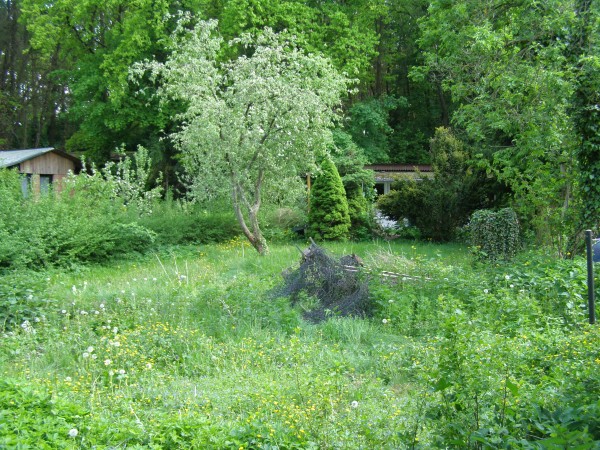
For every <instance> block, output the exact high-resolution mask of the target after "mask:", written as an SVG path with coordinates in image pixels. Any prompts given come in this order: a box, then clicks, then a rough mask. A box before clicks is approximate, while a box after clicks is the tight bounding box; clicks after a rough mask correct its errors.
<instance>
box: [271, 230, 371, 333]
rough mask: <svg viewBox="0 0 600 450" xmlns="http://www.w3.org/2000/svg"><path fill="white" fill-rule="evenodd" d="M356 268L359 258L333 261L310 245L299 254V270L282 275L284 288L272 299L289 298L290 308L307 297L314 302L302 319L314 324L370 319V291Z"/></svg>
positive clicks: (316, 247)
mask: <svg viewBox="0 0 600 450" xmlns="http://www.w3.org/2000/svg"><path fill="white" fill-rule="evenodd" d="M359 266H360V259H359V258H358V257H356V256H354V255H347V256H343V257H342V258H340V259H336V258H335V257H334V256H332V255H330V254H329V253H328V252H326V251H325V250H324V249H323V248H321V247H319V246H318V245H316V244H315V243H314V242H313V243H312V244H311V245H310V247H309V248H308V249H307V250H304V251H302V261H301V263H300V266H299V267H298V268H296V269H291V268H290V269H287V270H286V271H284V273H283V274H282V275H283V280H284V282H283V285H282V286H280V287H278V288H276V289H274V291H273V295H274V297H289V298H290V300H291V302H292V305H296V304H297V303H298V302H299V301H301V300H302V299H306V298H309V297H312V298H314V299H317V300H318V301H317V302H313V306H311V307H310V309H307V310H306V311H304V318H305V319H307V320H309V321H310V322H314V323H318V322H321V321H323V320H326V319H327V318H329V317H332V316H335V317H339V316H354V317H365V316H369V315H371V305H370V302H369V288H368V283H367V280H366V278H365V276H364V275H363V274H362V273H361V271H360V270H359Z"/></svg>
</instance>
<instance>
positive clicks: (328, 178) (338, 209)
mask: <svg viewBox="0 0 600 450" xmlns="http://www.w3.org/2000/svg"><path fill="white" fill-rule="evenodd" d="M309 206H310V210H309V213H308V234H309V236H312V237H314V238H315V239H325V240H336V239H341V240H344V239H348V237H349V236H350V225H351V222H350V215H349V213H348V200H347V198H346V191H345V189H344V185H343V184H342V179H341V178H340V174H339V172H338V170H337V167H335V164H334V163H333V161H332V160H331V158H330V157H329V156H327V155H325V156H323V157H322V159H321V163H320V172H319V173H318V174H317V176H316V179H315V182H314V184H313V186H312V189H311V191H310V199H309Z"/></svg>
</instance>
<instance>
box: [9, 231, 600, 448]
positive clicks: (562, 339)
mask: <svg viewBox="0 0 600 450" xmlns="http://www.w3.org/2000/svg"><path fill="white" fill-rule="evenodd" d="M349 245H350V244H348V243H343V244H340V245H338V246H333V247H331V250H332V251H333V253H334V254H338V255H342V254H347V253H348V252H353V253H357V254H358V255H360V257H361V259H362V261H363V263H364V265H365V268H366V269H368V270H369V271H370V276H369V278H368V280H369V281H368V282H369V291H370V292H371V294H372V295H371V301H372V309H373V313H374V317H373V318H372V319H358V318H354V319H351V318H343V319H342V318H337V317H335V313H334V312H329V313H328V315H327V316H328V320H325V321H323V322H322V323H320V324H317V325H314V324H309V323H307V322H305V321H303V320H302V318H301V316H302V314H303V312H304V311H305V309H304V308H310V307H311V306H312V307H314V298H310V297H306V298H299V299H298V301H297V302H296V304H295V307H291V305H290V302H289V301H288V300H287V299H285V298H282V299H271V300H269V301H265V298H266V295H267V294H268V292H269V291H270V290H271V289H272V288H273V286H274V285H275V284H278V283H279V282H280V281H279V280H280V277H279V274H280V273H281V271H282V270H283V269H285V268H289V267H291V268H295V267H297V264H298V261H299V259H300V257H301V255H300V254H299V253H298V251H297V250H296V249H295V248H294V247H293V246H289V245H288V246H285V247H284V246H277V245H273V246H272V249H271V256H270V257H269V258H261V257H259V255H258V254H256V253H255V252H248V251H247V250H248V249H249V248H250V247H249V244H248V243H247V241H245V240H239V239H238V240H234V241H231V242H227V243H222V244H218V245H210V246H202V247H200V248H198V247H188V248H179V249H178V250H175V251H174V252H173V251H169V252H160V253H157V254H155V255H151V256H149V257H147V258H137V259H135V260H130V261H120V262H118V263H115V264H114V265H113V266H112V267H106V266H105V267H101V266H95V267H88V268H86V269H85V270H79V271H77V272H70V273H66V272H64V271H53V270H49V271H45V272H43V273H41V274H39V276H33V277H32V276H28V275H30V274H27V273H23V274H22V276H21V277H20V278H18V279H17V278H16V277H14V276H13V277H11V280H8V279H5V280H6V283H4V282H0V291H2V292H9V289H12V288H11V286H14V287H15V289H14V290H13V291H11V292H14V293H9V298H11V299H12V301H11V303H9V304H6V303H4V296H2V301H3V303H2V305H3V308H2V309H0V314H2V316H3V321H2V325H1V326H2V330H0V340H1V341H2V345H1V346H0V372H1V373H2V374H3V381H2V382H1V383H0V415H2V417H5V418H7V419H8V420H6V421H4V422H2V425H0V446H4V447H26V446H30V447H40V446H43V445H45V446H48V447H49V448H57V447H61V446H62V447H64V448H70V447H77V448H90V449H92V448H98V447H111V448H125V447H127V448H170V449H182V448H183V449H185V448H190V449H192V448H208V449H223V448H237V449H239V448H259V447H263V448H268V447H274V446H277V447H279V448H320V449H334V448H348V449H359V448H382V449H412V448H431V449H435V448H439V449H444V448H449V447H454V448H465V449H480V448H509V447H510V448H521V449H540V448H587V449H593V448H596V447H597V446H598V444H599V442H600V426H599V422H598V413H599V405H598V397H597V392H598V387H599V386H600V378H599V374H600V371H599V370H598V367H599V365H600V352H599V350H598V346H597V345H596V344H597V342H598V339H600V334H599V332H598V327H597V326H590V325H589V324H587V317H586V310H585V303H586V302H585V300H584V298H583V295H582V294H583V293H585V290H586V289H585V282H586V275H585V261H584V260H583V259H579V258H576V259H574V260H561V261H557V260H556V259H554V258H548V257H547V256H544V255H541V254H537V253H525V254H522V255H520V256H518V257H517V258H516V259H515V260H514V262H512V263H510V264H501V265H498V266H496V265H486V266H473V265H472V264H471V263H470V261H469V258H468V255H467V253H466V252H465V251H464V250H462V249H459V248H457V247H452V246H432V245H422V246H421V245H415V246H412V247H411V246H409V245H405V244H398V243H395V242H391V243H390V242H386V243H385V245H381V246H380V245H374V244H369V245H365V244H361V245H356V244H354V245H350V246H349ZM244 249H246V251H245V250H244ZM382 270H387V271H389V270H392V271H394V272H397V273H401V274H403V275H402V277H400V278H396V279H390V278H389V277H381V271H382ZM3 280H4V279H3ZM4 305H7V306H8V309H7V308H4ZM7 317H8V318H9V320H8V321H7V320H6V318H7Z"/></svg>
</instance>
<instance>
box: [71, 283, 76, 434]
mask: <svg viewBox="0 0 600 450" xmlns="http://www.w3.org/2000/svg"><path fill="white" fill-rule="evenodd" d="M71 290H72V291H73V294H75V293H77V286H75V285H74V286H73V287H72V288H71ZM75 431H77V430H75Z"/></svg>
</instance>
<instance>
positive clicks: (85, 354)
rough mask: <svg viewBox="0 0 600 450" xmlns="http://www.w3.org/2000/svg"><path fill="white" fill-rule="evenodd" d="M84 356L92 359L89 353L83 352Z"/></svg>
mask: <svg viewBox="0 0 600 450" xmlns="http://www.w3.org/2000/svg"><path fill="white" fill-rule="evenodd" d="M82 356H83V357H84V358H89V357H90V354H89V353H88V352H83V355H82Z"/></svg>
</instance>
